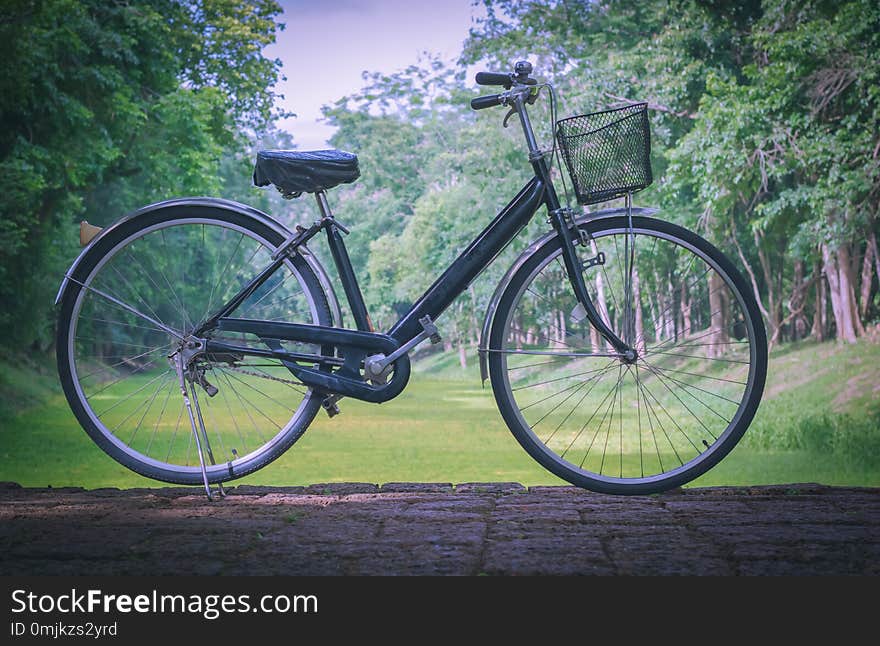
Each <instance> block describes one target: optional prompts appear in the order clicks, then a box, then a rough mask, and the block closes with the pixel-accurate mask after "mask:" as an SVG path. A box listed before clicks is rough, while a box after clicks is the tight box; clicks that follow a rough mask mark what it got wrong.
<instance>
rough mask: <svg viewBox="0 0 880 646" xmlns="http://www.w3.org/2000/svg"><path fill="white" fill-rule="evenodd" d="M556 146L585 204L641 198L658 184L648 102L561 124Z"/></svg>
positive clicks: (558, 127)
mask: <svg viewBox="0 0 880 646" xmlns="http://www.w3.org/2000/svg"><path fill="white" fill-rule="evenodd" d="M556 141H557V143H558V144H559V149H560V150H561V151H562V157H563V159H564V160H565V165H566V166H567V167H568V172H569V174H570V175H571V181H572V182H573V183H574V191H575V194H576V195H577V201H578V202H579V203H580V204H595V203H596V202H605V201H607V200H611V199H614V198H616V197H622V196H623V195H626V194H627V193H635V192H636V191H640V190H642V189H643V188H645V187H646V186H649V185H650V184H651V182H652V181H654V178H653V176H652V174H651V130H650V127H649V125H648V104H647V103H635V104H633V105H628V106H625V107H623V108H616V109H614V110H605V111H603V112H594V113H593V114H582V115H579V116H576V117H569V118H567V119H562V120H560V121H557V122H556Z"/></svg>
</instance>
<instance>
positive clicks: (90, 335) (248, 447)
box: [57, 205, 331, 484]
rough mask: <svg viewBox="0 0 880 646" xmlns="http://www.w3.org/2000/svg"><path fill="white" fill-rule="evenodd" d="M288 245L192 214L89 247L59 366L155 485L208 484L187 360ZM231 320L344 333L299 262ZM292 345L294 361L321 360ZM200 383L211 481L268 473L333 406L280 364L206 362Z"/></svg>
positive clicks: (142, 217) (223, 213)
mask: <svg viewBox="0 0 880 646" xmlns="http://www.w3.org/2000/svg"><path fill="white" fill-rule="evenodd" d="M282 241H283V237H282V235H281V234H280V233H278V232H277V231H275V230H274V229H272V228H271V227H269V226H267V225H266V224H264V223H262V222H261V221H259V220H257V219H256V218H253V217H250V216H248V215H246V214H243V213H240V212H238V211H236V210H232V209H226V208H223V207H208V206H193V205H180V206H172V207H166V208H162V209H157V210H155V211H147V212H144V213H140V214H138V215H135V216H133V217H131V218H129V219H127V220H124V221H122V222H120V223H119V224H117V225H115V226H114V227H112V228H111V229H110V230H108V231H107V232H106V233H105V234H104V235H103V236H102V237H101V238H100V239H99V240H97V241H96V242H95V243H94V244H93V246H92V247H90V248H89V250H88V251H87V252H86V254H85V256H84V257H83V258H82V259H81V261H80V262H79V263H78V265H77V266H76V269H75V271H74V273H73V274H72V275H71V276H70V281H71V282H70V285H69V286H68V289H67V290H66V292H65V295H64V298H63V300H62V303H61V310H60V318H59V325H58V339H57V357H58V369H59V374H60V377H61V383H62V386H63V388H64V393H65V395H66V397H67V400H68V403H69V404H70V407H71V409H72V410H73V412H74V414H75V415H76V418H77V419H78V421H79V422H80V424H81V425H82V426H83V428H84V429H85V430H86V432H87V433H88V434H89V436H90V437H91V438H92V439H93V440H94V441H95V443H96V444H98V446H100V447H101V448H102V449H103V450H104V451H105V452H106V453H107V454H109V455H110V456H111V457H112V458H114V459H115V460H117V461H118V462H120V463H122V464H123V465H125V466H126V467H128V468H130V469H132V470H133V471H136V472H137V473H140V474H142V475H145V476H148V477H150V478H154V479H157V480H162V481H165V482H172V483H178V484H199V483H201V479H202V475H201V469H200V460H199V457H200V456H199V443H198V442H196V438H195V437H194V434H193V432H192V426H191V423H190V417H189V415H188V413H187V409H186V406H185V403H184V398H183V396H182V394H181V388H180V381H179V375H178V372H177V368H176V366H175V363H174V358H173V356H174V353H175V352H176V351H177V350H178V349H179V348H180V347H181V342H182V340H183V339H185V338H186V337H187V336H188V335H189V334H191V333H192V332H193V331H194V330H195V329H197V328H198V327H199V325H200V324H201V323H202V322H204V321H205V320H206V318H207V317H209V316H210V315H212V314H214V313H215V312H216V311H217V310H218V309H219V308H220V307H221V306H222V305H223V304H224V303H225V302H227V301H228V300H229V299H230V298H232V297H233V296H234V295H235V294H236V293H237V292H238V291H239V290H240V289H241V288H242V287H243V286H244V285H245V284H246V282H247V281H248V280H250V279H251V278H253V277H254V276H255V275H256V274H257V273H258V272H259V271H260V270H261V269H262V268H264V267H266V266H267V265H268V264H269V263H270V262H271V254H272V252H273V251H274V249H275V248H277V246H278V245H279V244H280V243H281V242H282ZM231 316H234V317H238V318H254V319H264V320H276V321H287V322H296V323H309V324H314V325H330V324H331V323H330V310H329V306H328V303H327V298H326V295H325V294H324V292H323V290H322V289H321V286H320V283H319V281H318V279H317V277H316V276H315V274H314V272H313V271H312V270H311V268H310V267H309V265H308V263H306V262H305V261H304V259H303V258H301V257H300V256H298V255H294V256H293V257H292V258H291V259H289V260H288V261H287V262H285V263H284V264H283V265H282V266H281V267H280V268H279V270H278V271H277V272H275V274H273V275H272V276H271V277H270V278H269V279H268V280H267V281H266V282H265V283H264V284H263V285H262V286H261V287H260V288H259V289H258V290H257V291H256V292H254V293H253V294H252V295H251V296H249V297H248V299H247V300H245V301H244V302H243V303H242V304H241V305H240V306H239V307H238V308H237V309H236V310H235V311H234V312H232V313H231ZM213 335H214V336H213V338H215V339H219V340H225V341H228V342H230V343H233V344H236V345H238V346H241V345H245V346H250V345H253V346H254V347H260V348H262V349H264V350H265V349H266V344H265V340H263V339H258V338H254V337H253V336H251V335H245V334H235V333H233V334H230V333H216V332H215V333H213ZM271 343H275V342H271ZM284 343H285V349H288V350H290V351H293V352H301V353H308V354H311V355H316V354H320V351H321V348H320V347H318V346H308V345H304V344H293V343H290V342H284ZM169 357H171V358H170V359H169ZM187 379H188V383H187V388H188V390H189V394H190V399H191V400H192V403H193V405H194V406H195V407H197V409H196V419H197V420H198V422H199V424H200V425H203V426H204V429H205V431H204V433H203V435H202V436H201V447H202V450H203V451H204V452H205V454H206V455H203V457H204V458H205V461H206V463H208V466H207V474H208V479H209V480H210V481H211V482H222V481H225V480H230V479H233V478H237V477H241V476H243V475H246V474H247V473H250V472H252V471H255V470H256V469H259V468H261V467H263V466H265V465H266V464H268V463H269V462H270V461H272V460H273V459H275V458H276V457H278V456H279V455H280V454H281V453H283V452H284V451H285V450H286V449H287V448H289V447H290V446H291V444H293V443H294V442H295V441H296V440H297V439H298V438H299V437H300V436H301V435H302V433H303V432H304V431H305V430H306V428H307V427H308V425H309V423H310V422H311V421H312V419H313V418H314V416H315V414H316V412H317V411H318V409H319V407H320V397H319V396H318V394H317V393H315V392H313V391H312V389H311V388H307V387H305V386H303V385H301V384H297V383H296V382H295V381H294V380H293V379H292V375H291V373H290V372H289V371H288V370H287V369H286V368H285V367H284V366H283V365H282V364H281V363H280V362H279V361H277V360H275V359H272V358H263V357H252V356H245V355H241V354H239V355H236V354H231V353H230V354H226V355H216V354H215V355H202V356H200V357H198V358H197V359H195V360H194V361H193V362H192V363H191V364H190V365H189V366H188V370H187Z"/></svg>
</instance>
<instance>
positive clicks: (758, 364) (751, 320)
mask: <svg viewBox="0 0 880 646" xmlns="http://www.w3.org/2000/svg"><path fill="white" fill-rule="evenodd" d="M581 227H582V228H583V229H584V230H585V231H586V232H587V233H588V234H589V235H590V236H591V237H592V243H591V244H590V245H587V246H581V247H578V250H579V251H578V253H579V254H580V255H581V256H582V260H583V261H584V267H585V270H584V274H585V276H584V277H585V281H586V283H587V287H588V290H589V291H590V293H591V297H592V298H593V301H594V304H595V305H596V306H597V309H598V311H599V313H600V315H601V317H602V318H603V320H604V321H605V323H606V324H607V325H608V326H609V327H610V328H611V329H612V330H615V331H617V332H618V335H619V336H620V337H621V338H623V339H624V340H625V341H627V343H628V345H630V346H631V347H633V348H635V350H636V353H637V357H636V358H635V359H633V357H623V356H621V355H620V354H619V353H618V352H616V351H615V350H614V349H613V348H612V347H611V346H610V345H609V344H607V342H605V341H604V339H602V338H601V337H600V336H599V335H598V333H597V332H596V331H595V329H594V328H593V327H592V326H591V325H590V323H589V321H588V320H587V318H586V316H585V314H584V312H583V308H582V307H580V306H579V305H578V303H577V301H576V299H575V297H574V294H573V291H572V289H571V287H570V284H569V280H568V276H567V274H566V272H565V269H564V267H563V263H562V259H561V257H560V254H561V246H560V242H559V238H558V237H557V238H555V239H553V240H551V241H550V242H548V243H547V244H546V245H544V246H543V247H541V248H540V249H539V250H537V251H536V252H535V253H534V254H533V255H532V256H531V257H530V258H529V259H528V260H526V262H525V263H524V264H523V266H522V267H521V268H520V269H519V270H518V271H517V272H516V274H515V275H514V276H513V278H512V279H511V281H510V283H509V285H508V286H507V288H506V290H505V292H504V294H503V295H502V298H501V300H500V301H499V306H498V310H497V313H496V315H495V318H494V321H493V324H492V328H491V335H490V342H489V347H488V352H489V354H490V356H489V368H490V375H491V379H492V388H493V391H494V394H495V399H496V401H497V403H498V406H499V409H500V411H501V414H502V416H503V417H504V420H505V421H506V423H507V425H508V426H509V428H510V429H511V431H512V432H513V434H514V436H515V437H516V439H517V440H518V441H519V443H520V444H521V445H522V446H523V448H525V450H526V451H528V453H529V454H530V455H531V456H532V457H533V458H535V459H536V460H537V461H538V462H540V463H541V464H542V465H543V466H544V467H546V468H547V469H548V470H550V471H551V472H553V473H555V474H556V475H558V476H560V477H561V478H563V479H565V480H567V481H569V482H571V483H573V484H576V485H578V486H581V487H585V488H588V489H592V490H594V491H599V492H604V493H612V494H647V493H653V492H657V491H662V490H665V489H669V488H672V487H676V486H680V485H682V484H684V483H686V482H689V481H690V480H692V479H694V478H696V477H697V476H699V475H701V474H703V473H705V472H706V471H707V470H708V469H710V468H711V467H712V466H714V465H715V464H717V463H718V462H719V461H720V460H721V459H722V458H723V457H724V456H725V455H727V454H728V453H729V452H730V450H731V449H732V448H733V447H734V446H735V445H736V443H737V442H738V441H739V440H740V438H741V437H742V435H743V433H744V432H745V430H746V428H747V427H748V425H749V423H750V422H751V420H752V418H753V417H754V414H755V411H756V410H757V407H758V403H759V402H760V399H761V394H762V391H763V387H764V381H765V378H766V373H767V341H766V333H765V330H764V325H763V322H762V320H761V316H760V313H759V310H758V307H757V304H756V302H755V299H754V297H753V296H752V294H751V292H750V290H749V289H748V287H747V285H746V282H745V280H744V279H743V277H742V275H741V274H740V273H739V272H738V271H737V269H736V268H735V267H734V266H733V265H732V264H731V263H730V261H729V260H728V259H727V258H726V257H725V256H724V255H723V254H722V253H721V252H720V251H719V250H718V249H716V248H715V247H714V246H712V245H711V244H710V243H709V242H707V241H706V240H704V239H702V238H701V237H699V236H697V235H696V234H694V233H692V232H690V231H687V230H686V229H683V228H681V227H679V226H676V225H674V224H671V223H668V222H664V221H661V220H655V219H652V218H644V217H633V218H632V228H630V227H629V221H628V219H627V218H618V217H616V218H604V219H598V220H594V221H591V222H588V223H586V224H583V225H581ZM599 251H601V252H602V253H603V254H604V258H605V262H604V264H593V263H590V262H587V261H588V260H589V259H591V258H596V257H597V256H598V252H599Z"/></svg>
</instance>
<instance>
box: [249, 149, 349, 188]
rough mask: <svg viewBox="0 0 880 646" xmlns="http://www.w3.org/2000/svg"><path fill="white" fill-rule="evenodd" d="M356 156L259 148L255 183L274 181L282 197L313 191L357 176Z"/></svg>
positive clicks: (258, 184)
mask: <svg viewBox="0 0 880 646" xmlns="http://www.w3.org/2000/svg"><path fill="white" fill-rule="evenodd" d="M360 174H361V173H360V170H359V169H358V158H357V155H353V154H352V153H347V152H344V151H342V150H310V151H299V150H261V151H260V152H258V153H257V163H256V164H255V165H254V184H256V185H257V186H268V185H269V184H274V185H275V186H277V187H278V190H280V191H281V192H282V193H283V194H284V195H285V196H292V195H297V194H299V193H315V192H316V191H325V190H327V189H330V188H333V187H334V186H336V185H337V184H343V183H346V184H347V183H350V182H353V181H354V180H356V179H357V178H358V177H360Z"/></svg>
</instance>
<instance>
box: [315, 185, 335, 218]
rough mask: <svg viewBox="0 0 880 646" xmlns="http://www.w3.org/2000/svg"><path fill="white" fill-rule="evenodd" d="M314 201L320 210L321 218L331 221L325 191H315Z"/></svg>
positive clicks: (331, 214) (331, 216) (331, 215)
mask: <svg viewBox="0 0 880 646" xmlns="http://www.w3.org/2000/svg"><path fill="white" fill-rule="evenodd" d="M315 201H316V202H317V203H318V208H319V209H321V217H323V218H330V219H333V213H332V212H331V211H330V203H329V202H328V201H327V193H326V192H325V191H315Z"/></svg>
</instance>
